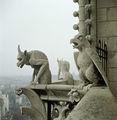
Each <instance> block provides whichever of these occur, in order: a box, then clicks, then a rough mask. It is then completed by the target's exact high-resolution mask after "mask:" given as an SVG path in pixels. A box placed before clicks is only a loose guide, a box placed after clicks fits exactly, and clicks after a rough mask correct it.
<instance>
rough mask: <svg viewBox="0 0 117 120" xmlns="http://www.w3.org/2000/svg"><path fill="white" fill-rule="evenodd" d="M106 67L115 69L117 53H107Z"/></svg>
mask: <svg viewBox="0 0 117 120" xmlns="http://www.w3.org/2000/svg"><path fill="white" fill-rule="evenodd" d="M108 67H113V68H115V67H117V52H110V51H109V52H108Z"/></svg>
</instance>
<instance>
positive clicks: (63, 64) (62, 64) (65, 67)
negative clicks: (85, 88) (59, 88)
mask: <svg viewBox="0 0 117 120" xmlns="http://www.w3.org/2000/svg"><path fill="white" fill-rule="evenodd" d="M57 62H58V80H60V79H61V78H60V74H61V73H62V75H63V78H62V79H63V80H65V81H66V84H68V85H73V84H74V79H73V76H72V74H71V73H70V72H69V70H70V64H69V62H68V61H66V60H59V59H57Z"/></svg>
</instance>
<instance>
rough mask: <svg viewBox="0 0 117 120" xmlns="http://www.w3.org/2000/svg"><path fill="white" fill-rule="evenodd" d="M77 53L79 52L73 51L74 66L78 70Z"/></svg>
mask: <svg viewBox="0 0 117 120" xmlns="http://www.w3.org/2000/svg"><path fill="white" fill-rule="evenodd" d="M78 55H79V52H74V61H75V64H76V67H77V69H78V71H79V69H80V67H79V66H78V62H77V58H78Z"/></svg>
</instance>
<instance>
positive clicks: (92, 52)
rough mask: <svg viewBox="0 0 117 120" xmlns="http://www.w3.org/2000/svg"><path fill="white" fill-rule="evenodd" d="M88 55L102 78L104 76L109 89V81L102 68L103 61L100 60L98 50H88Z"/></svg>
mask: <svg viewBox="0 0 117 120" xmlns="http://www.w3.org/2000/svg"><path fill="white" fill-rule="evenodd" d="M86 53H87V54H88V56H89V57H90V58H91V60H92V61H93V63H94V64H95V66H96V68H97V69H98V71H99V73H100V74H101V76H102V78H103V80H104V81H105V83H106V85H107V86H108V87H109V84H108V79H107V77H106V74H105V72H104V70H103V68H102V65H101V61H100V58H99V56H98V53H97V52H96V50H95V49H93V48H86Z"/></svg>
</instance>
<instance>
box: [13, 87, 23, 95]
mask: <svg viewBox="0 0 117 120" xmlns="http://www.w3.org/2000/svg"><path fill="white" fill-rule="evenodd" d="M15 93H16V94H17V95H21V94H22V89H21V88H18V87H16V88H15Z"/></svg>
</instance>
